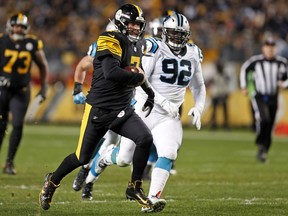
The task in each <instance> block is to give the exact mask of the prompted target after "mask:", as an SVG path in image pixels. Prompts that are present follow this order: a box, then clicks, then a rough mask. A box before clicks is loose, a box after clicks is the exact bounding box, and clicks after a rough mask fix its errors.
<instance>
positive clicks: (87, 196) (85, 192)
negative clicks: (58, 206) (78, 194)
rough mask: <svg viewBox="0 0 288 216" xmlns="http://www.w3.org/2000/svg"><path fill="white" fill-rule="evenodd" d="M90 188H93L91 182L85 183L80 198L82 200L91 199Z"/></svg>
mask: <svg viewBox="0 0 288 216" xmlns="http://www.w3.org/2000/svg"><path fill="white" fill-rule="evenodd" d="M92 190H93V183H92V182H89V183H87V184H85V185H84V187H83V189H82V199H83V200H92V199H93V195H92Z"/></svg>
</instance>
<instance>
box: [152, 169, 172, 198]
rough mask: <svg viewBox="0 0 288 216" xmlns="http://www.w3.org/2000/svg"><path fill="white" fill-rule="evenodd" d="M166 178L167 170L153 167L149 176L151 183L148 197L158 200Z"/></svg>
mask: <svg viewBox="0 0 288 216" xmlns="http://www.w3.org/2000/svg"><path fill="white" fill-rule="evenodd" d="M168 178H169V172H168V171H167V170H165V169H161V168H158V167H154V169H153V170H152V174H151V183H150V190H149V195H148V197H149V198H152V197H157V198H160V196H161V193H162V192H163V189H164V187H165V185H166V182H167V180H168Z"/></svg>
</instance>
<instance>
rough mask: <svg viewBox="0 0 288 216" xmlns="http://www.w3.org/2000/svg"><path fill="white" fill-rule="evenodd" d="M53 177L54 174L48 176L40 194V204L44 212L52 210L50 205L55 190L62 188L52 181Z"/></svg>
mask: <svg viewBox="0 0 288 216" xmlns="http://www.w3.org/2000/svg"><path fill="white" fill-rule="evenodd" d="M51 176H52V173H48V174H46V176H45V179H44V183H43V188H42V190H41V192H40V194H39V202H40V205H41V207H42V208H43V209H44V210H48V209H49V208H50V203H51V201H52V197H53V194H54V192H55V190H56V189H57V188H58V187H59V186H60V184H59V185H55V184H54V183H53V182H52V181H51Z"/></svg>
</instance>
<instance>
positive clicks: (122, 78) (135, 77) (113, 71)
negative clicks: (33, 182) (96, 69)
mask: <svg viewBox="0 0 288 216" xmlns="http://www.w3.org/2000/svg"><path fill="white" fill-rule="evenodd" d="M102 68H103V74H104V77H105V79H107V80H111V81H114V82H118V83H122V84H123V85H127V86H136V85H137V84H139V83H140V82H141V81H142V80H143V79H144V75H143V74H141V73H133V72H130V71H126V70H124V69H122V68H121V67H120V61H119V60H118V59H115V58H114V57H112V56H109V55H108V56H106V57H105V58H103V61H102Z"/></svg>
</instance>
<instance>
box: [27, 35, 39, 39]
mask: <svg viewBox="0 0 288 216" xmlns="http://www.w3.org/2000/svg"><path fill="white" fill-rule="evenodd" d="M26 38H30V39H33V40H37V36H36V35H32V34H27V35H26Z"/></svg>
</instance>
